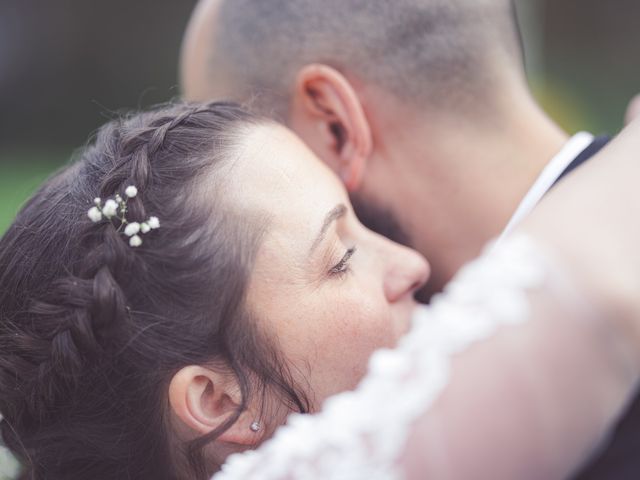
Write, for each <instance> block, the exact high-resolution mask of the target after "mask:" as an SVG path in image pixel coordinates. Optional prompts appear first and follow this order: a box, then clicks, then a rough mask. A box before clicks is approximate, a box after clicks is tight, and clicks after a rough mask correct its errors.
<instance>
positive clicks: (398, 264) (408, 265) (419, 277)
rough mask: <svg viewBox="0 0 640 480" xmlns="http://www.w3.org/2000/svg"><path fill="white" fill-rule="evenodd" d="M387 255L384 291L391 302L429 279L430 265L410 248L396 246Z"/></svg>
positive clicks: (411, 291)
mask: <svg viewBox="0 0 640 480" xmlns="http://www.w3.org/2000/svg"><path fill="white" fill-rule="evenodd" d="M388 255H389V256H388V257H387V258H388V264H387V271H386V273H385V279H384V293H385V296H386V297H387V301H388V302H390V303H392V302H396V301H398V300H401V299H402V298H404V297H405V296H407V295H410V294H413V292H415V291H416V290H418V289H419V288H420V287H422V286H423V285H424V284H425V283H426V281H427V280H428V279H429V273H430V267H429V263H428V262H427V260H426V259H425V258H424V257H423V256H422V255H420V254H419V253H418V252H416V251H415V250H412V249H410V248H406V247H400V246H396V248H395V249H394V250H393V251H389V252H388Z"/></svg>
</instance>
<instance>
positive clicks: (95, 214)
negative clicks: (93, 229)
mask: <svg viewBox="0 0 640 480" xmlns="http://www.w3.org/2000/svg"><path fill="white" fill-rule="evenodd" d="M87 215H88V216H89V218H90V219H91V221H92V222H93V223H97V222H99V221H100V220H102V212H101V211H100V209H99V208H98V207H91V208H90V209H89V211H88V212H87Z"/></svg>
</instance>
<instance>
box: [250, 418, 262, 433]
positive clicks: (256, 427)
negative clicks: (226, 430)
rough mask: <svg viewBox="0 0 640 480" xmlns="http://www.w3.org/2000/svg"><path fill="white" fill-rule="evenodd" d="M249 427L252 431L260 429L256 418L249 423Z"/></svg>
mask: <svg viewBox="0 0 640 480" xmlns="http://www.w3.org/2000/svg"><path fill="white" fill-rule="evenodd" d="M249 428H250V429H251V431H252V432H257V431H259V430H260V422H258V421H257V420H256V421H254V422H253V423H252V424H251V425H249Z"/></svg>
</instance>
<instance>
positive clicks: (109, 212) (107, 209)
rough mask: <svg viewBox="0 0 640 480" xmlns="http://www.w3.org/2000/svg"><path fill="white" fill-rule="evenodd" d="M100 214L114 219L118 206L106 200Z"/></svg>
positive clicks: (113, 201) (112, 201)
mask: <svg viewBox="0 0 640 480" xmlns="http://www.w3.org/2000/svg"><path fill="white" fill-rule="evenodd" d="M102 213H103V214H104V216H105V217H107V218H111V217H114V216H115V215H116V214H117V213H118V204H117V203H116V202H115V200H111V199H109V200H107V201H106V202H104V208H103V209H102Z"/></svg>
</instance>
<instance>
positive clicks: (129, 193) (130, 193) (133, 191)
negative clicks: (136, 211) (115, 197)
mask: <svg viewBox="0 0 640 480" xmlns="http://www.w3.org/2000/svg"><path fill="white" fill-rule="evenodd" d="M124 194H125V195H126V196H127V197H129V198H133V197H135V196H136V195H138V189H137V188H136V187H135V185H129V186H128V187H127V188H126V190H125V191H124Z"/></svg>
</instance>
